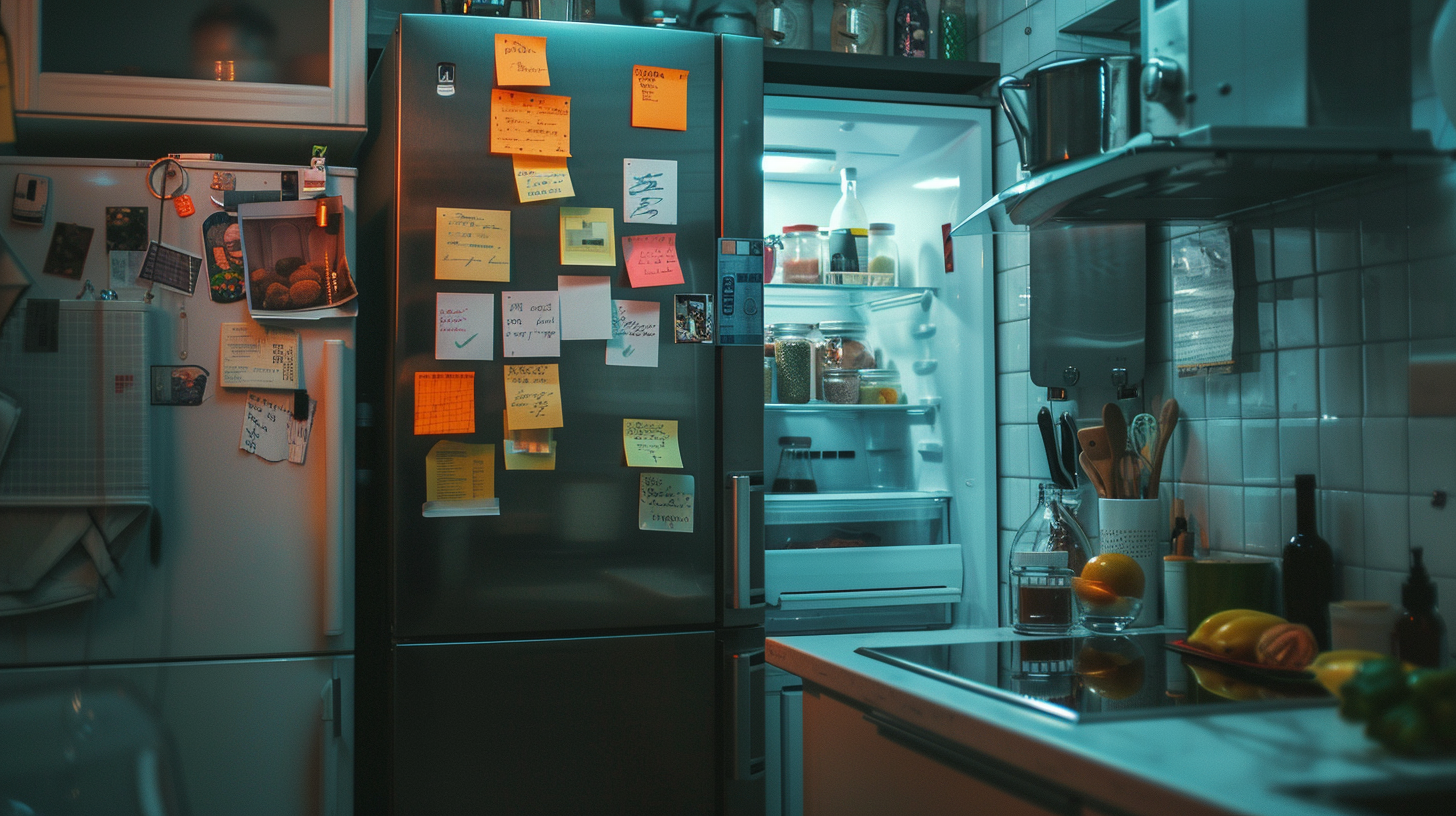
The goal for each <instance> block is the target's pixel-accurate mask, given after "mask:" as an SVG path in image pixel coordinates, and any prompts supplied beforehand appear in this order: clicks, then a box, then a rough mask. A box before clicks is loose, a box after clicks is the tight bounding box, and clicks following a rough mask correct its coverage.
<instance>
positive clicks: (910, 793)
mask: <svg viewBox="0 0 1456 816" xmlns="http://www.w3.org/2000/svg"><path fill="white" fill-rule="evenodd" d="M803 706H804V814H805V816H854V814H866V816H875V815H876V814H886V813H896V814H902V816H915V814H926V816H932V815H933V816H948V815H949V814H956V813H987V814H991V813H994V814H998V815H999V816H1048V814H1077V813H1081V812H1082V810H1081V803H1080V802H1079V800H1078V797H1077V796H1076V795H1074V794H1073V793H1072V792H1070V791H1067V790H1065V789H1062V788H1060V787H1059V786H1057V785H1055V784H1052V783H1051V782H1049V781H1048V780H1045V779H1041V778H1038V777H1036V776H1034V775H1031V774H1028V773H1025V772H1023V771H1019V770H1017V769H1013V768H1011V767H1010V766H1008V765H1006V764H1005V763H1002V762H999V761H997V760H993V759H991V758H989V757H986V756H983V755H978V754H976V753H974V752H972V751H969V750H968V749H965V748H962V747H960V746H956V745H953V744H951V743H949V742H947V741H945V740H942V739H940V738H937V737H935V736H933V735H930V734H928V733H927V732H924V731H921V730H920V729H917V728H915V727H913V726H911V725H909V724H906V723H903V722H900V721H897V720H896V719H894V718H892V717H890V716H889V715H886V714H883V713H881V712H878V711H874V710H869V711H866V710H865V709H863V708H860V707H858V706H857V705H853V704H851V703H849V702H847V701H845V700H844V699H842V698H839V697H837V696H835V695H834V694H833V693H832V692H829V691H827V690H825V689H820V688H815V687H812V686H806V688H805V693H804V696H803ZM1090 812H1096V813H1108V814H1110V813H1112V811H1102V810H1098V811H1090Z"/></svg>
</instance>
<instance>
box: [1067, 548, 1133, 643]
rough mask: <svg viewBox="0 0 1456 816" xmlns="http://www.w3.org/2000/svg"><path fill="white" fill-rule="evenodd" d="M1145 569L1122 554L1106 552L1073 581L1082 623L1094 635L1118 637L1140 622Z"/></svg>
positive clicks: (1073, 595) (1073, 592)
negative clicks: (1094, 633) (1137, 621)
mask: <svg viewBox="0 0 1456 816" xmlns="http://www.w3.org/2000/svg"><path fill="white" fill-rule="evenodd" d="M1144 584H1145V581H1144V578H1143V570H1142V567H1140V566H1138V563H1137V562H1136V561H1134V560H1133V559H1132V558H1130V557H1128V556H1126V555H1123V554H1122V553H1103V554H1101V555H1099V556H1097V557H1096V558H1093V559H1092V560H1090V561H1088V562H1087V565H1086V566H1085V567H1083V568H1082V574H1081V576H1079V577H1077V578H1073V579H1072V597H1074V598H1076V600H1077V616H1078V618H1079V619H1080V621H1081V624H1082V625H1083V626H1085V627H1086V628H1088V629H1090V630H1092V631H1093V632H1098V633H1102V634H1116V633H1118V632H1121V631H1122V630H1123V629H1126V628H1127V626H1128V624H1130V623H1132V622H1133V621H1134V620H1137V616H1138V613H1139V612H1141V611H1142V609H1143V588H1144Z"/></svg>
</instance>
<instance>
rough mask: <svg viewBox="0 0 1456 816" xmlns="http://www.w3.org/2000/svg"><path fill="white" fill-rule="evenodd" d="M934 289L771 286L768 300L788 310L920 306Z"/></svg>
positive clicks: (766, 293)
mask: <svg viewBox="0 0 1456 816" xmlns="http://www.w3.org/2000/svg"><path fill="white" fill-rule="evenodd" d="M936 291H937V290H936V289H935V288H934V287H931V286H855V285H851V284H836V283H768V284H764V287H763V297H764V300H772V301H773V302H774V303H775V304H779V303H782V304H784V305H787V306H800V305H807V306H869V307H870V308H874V307H876V306H877V305H878V304H880V303H882V302H888V303H892V304H894V303H899V302H901V301H902V300H903V301H904V302H907V303H917V302H922V301H925V300H927V299H929V298H933V297H935V293H936Z"/></svg>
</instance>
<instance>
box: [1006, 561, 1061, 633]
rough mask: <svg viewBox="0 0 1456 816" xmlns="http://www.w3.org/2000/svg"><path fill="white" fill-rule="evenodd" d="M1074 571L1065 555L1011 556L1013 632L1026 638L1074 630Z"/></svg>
mask: <svg viewBox="0 0 1456 816" xmlns="http://www.w3.org/2000/svg"><path fill="white" fill-rule="evenodd" d="M1073 577H1074V576H1073V574H1072V570H1071V569H1069V568H1068V567H1067V553H1065V552H1057V551H1052V552H1014V553H1012V554H1011V628H1012V629H1014V630H1016V631H1017V632H1020V633H1021V634H1024V635H1064V634H1066V633H1067V632H1070V631H1071V630H1072V626H1073V625H1074V623H1075V621H1074V619H1073V617H1072V578H1073Z"/></svg>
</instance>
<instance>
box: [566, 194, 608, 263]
mask: <svg viewBox="0 0 1456 816" xmlns="http://www.w3.org/2000/svg"><path fill="white" fill-rule="evenodd" d="M615 220H616V212H615V211H613V210H612V208H611V207H562V208H561V263H562V265H563V266H616V265H617V239H616V229H615V225H614V223H613V222H614V221H615Z"/></svg>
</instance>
